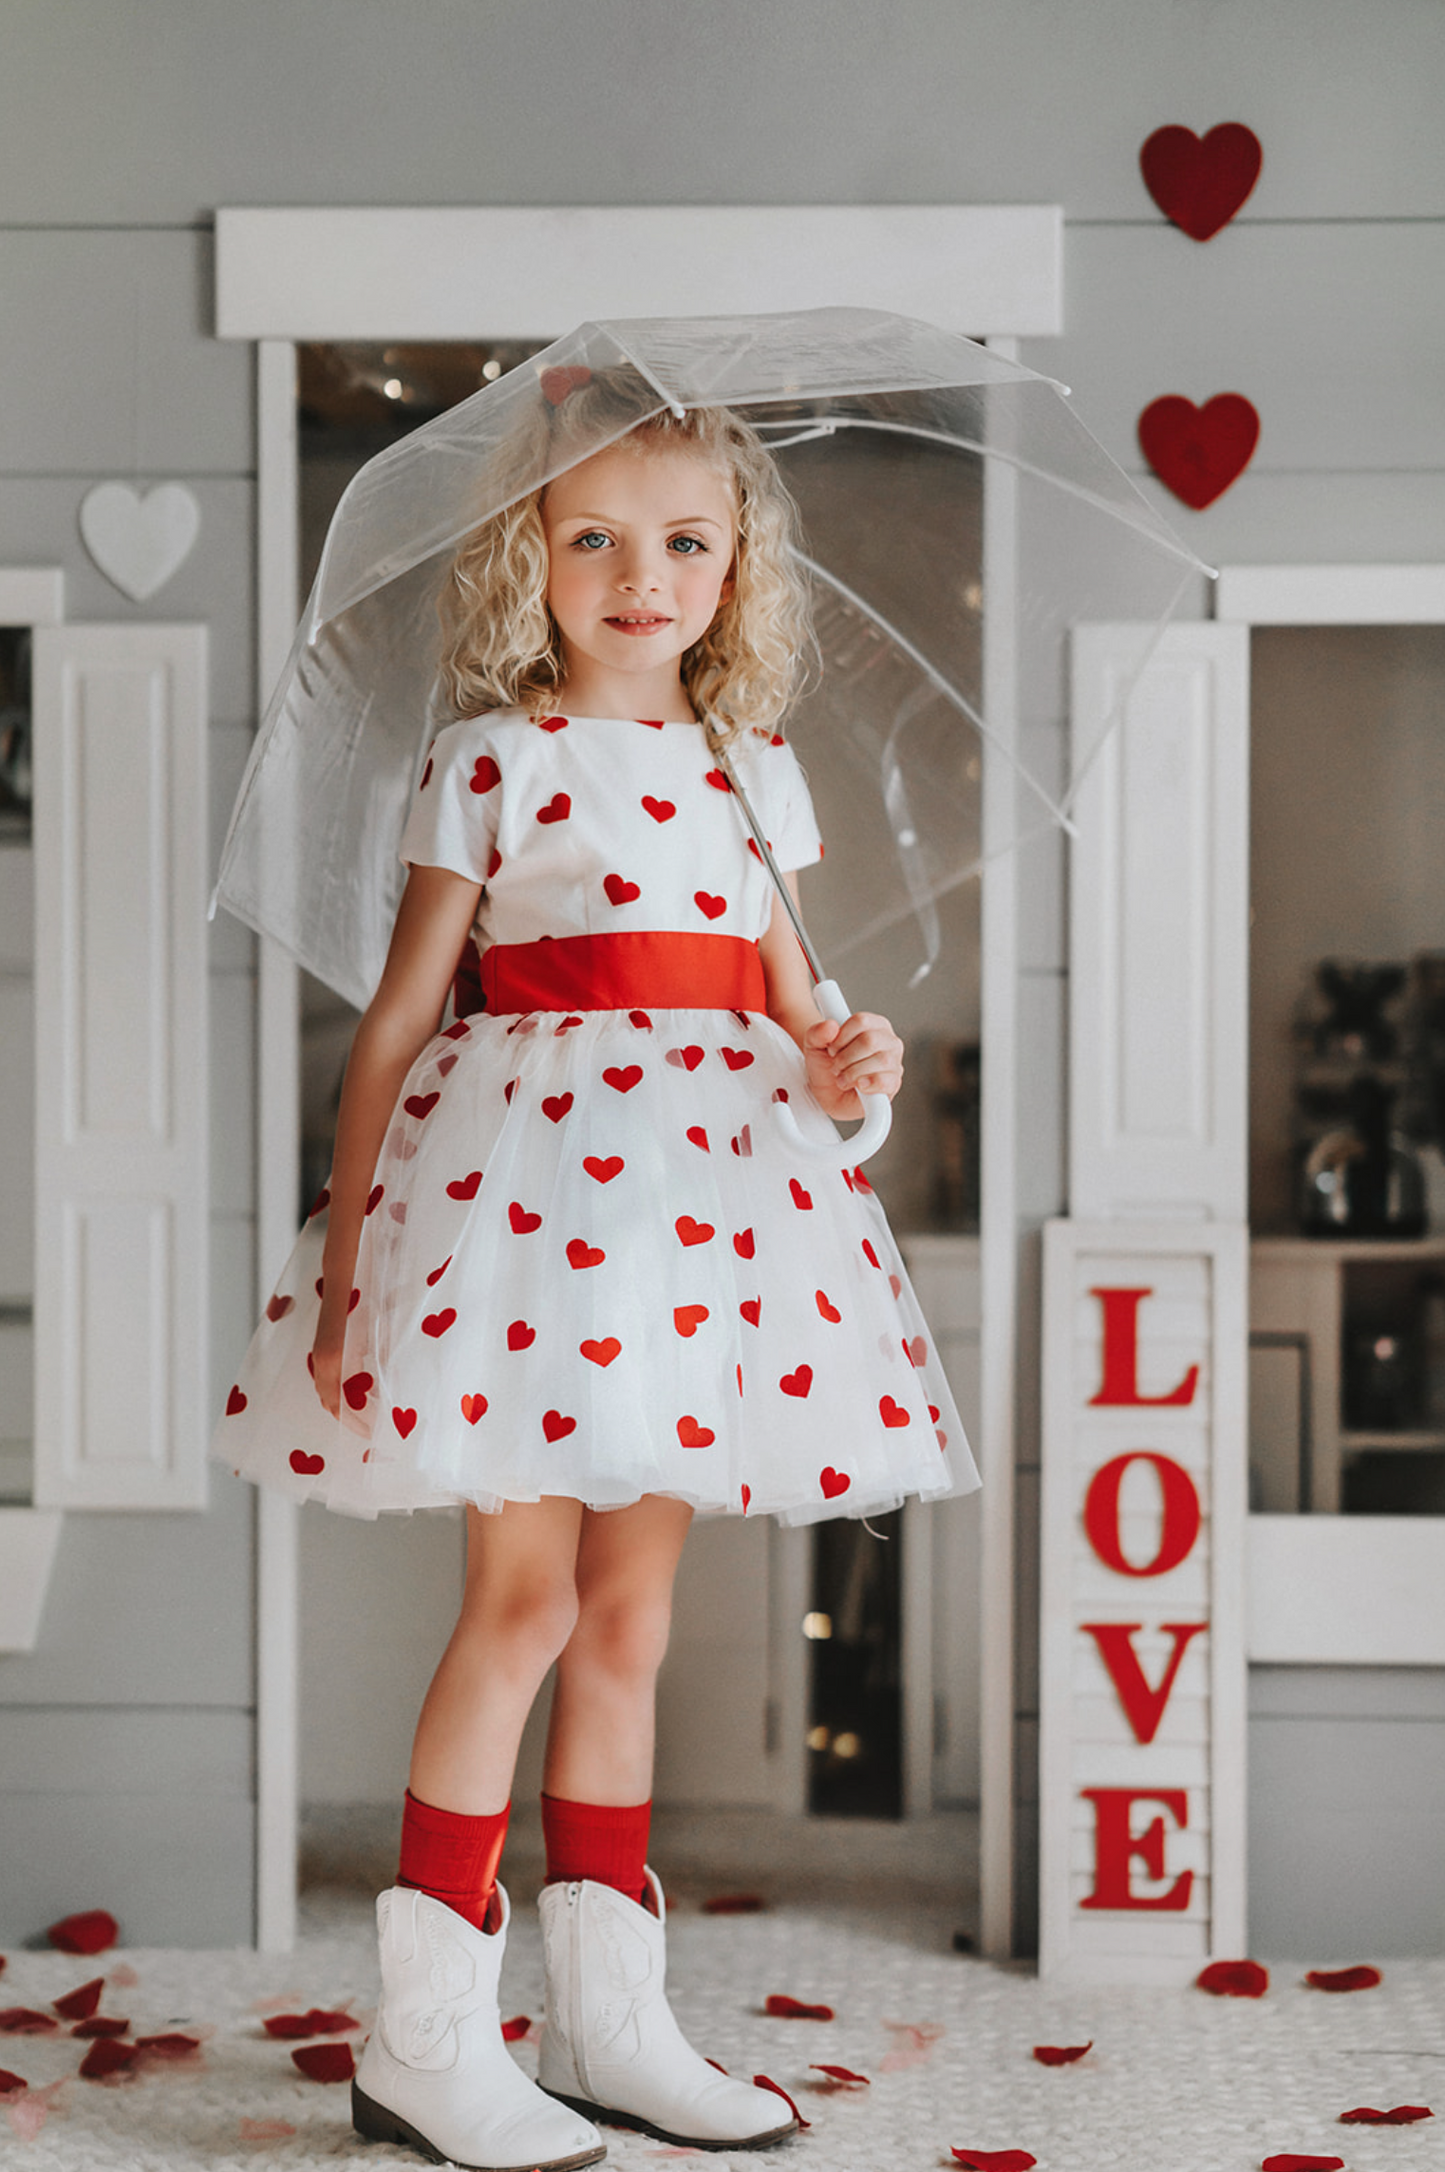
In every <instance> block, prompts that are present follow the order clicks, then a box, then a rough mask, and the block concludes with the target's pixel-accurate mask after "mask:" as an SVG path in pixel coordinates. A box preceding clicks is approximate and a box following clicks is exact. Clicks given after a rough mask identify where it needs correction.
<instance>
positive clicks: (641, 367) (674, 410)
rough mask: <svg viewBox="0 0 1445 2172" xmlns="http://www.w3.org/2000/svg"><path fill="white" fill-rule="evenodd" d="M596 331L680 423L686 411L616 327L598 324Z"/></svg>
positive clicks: (610, 324) (674, 394)
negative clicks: (610, 344) (650, 388)
mask: <svg viewBox="0 0 1445 2172" xmlns="http://www.w3.org/2000/svg"><path fill="white" fill-rule="evenodd" d="M598 330H599V331H602V332H605V333H606V334H607V337H608V338H609V339H610V340H611V341H612V343H613V345H614V346H615V347H616V348H617V349H618V351H619V353H621V354H625V355H626V357H627V359H628V361H629V362H630V363H631V364H632V367H633V368H634V369H635V370H636V371H637V374H638V375H639V377H641V378H643V379H645V381H646V382H647V383H648V384H649V385H651V387H652V389H653V391H654V392H655V393H656V394H657V397H658V398H659V399H660V400H661V402H662V404H663V406H664V407H665V408H667V409H668V411H669V412H670V413H671V414H672V415H673V416H675V417H676V419H677V421H679V422H681V421H682V419H683V417H684V416H685V415H686V413H687V409H686V408H685V407H684V406H683V404H682V402H681V401H680V400H679V399H678V397H677V394H676V393H675V392H669V391H668V389H667V387H666V385H664V384H662V383H661V382H660V381H659V380H658V379H657V378H656V377H654V375H653V373H652V371H651V370H650V369H649V368H648V366H647V364H646V363H645V362H644V361H643V359H642V357H641V355H639V354H636V353H634V351H633V349H632V348H631V347H629V346H628V344H627V341H626V340H625V339H623V338H622V337H621V336H620V334H619V333H618V330H617V327H616V325H615V324H613V323H611V322H608V323H605V324H600V325H599V326H598Z"/></svg>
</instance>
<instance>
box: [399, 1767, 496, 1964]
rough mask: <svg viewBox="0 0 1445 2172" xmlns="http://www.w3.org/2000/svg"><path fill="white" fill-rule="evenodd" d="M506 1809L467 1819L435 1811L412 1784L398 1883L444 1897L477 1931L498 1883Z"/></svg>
mask: <svg viewBox="0 0 1445 2172" xmlns="http://www.w3.org/2000/svg"><path fill="white" fill-rule="evenodd" d="M511 1814H512V1806H511V1804H510V1803H508V1805H507V1807H506V1809H505V1810H497V1811H494V1812H493V1813H492V1814H491V1815H489V1816H485V1817H475V1818H473V1817H465V1816H463V1815H462V1813H461V1812H460V1811H456V1810H436V1809H433V1807H432V1805H431V1804H430V1803H429V1802H418V1800H417V1798H416V1796H415V1795H413V1794H412V1792H411V1790H410V1788H408V1789H407V1794H406V1804H405V1807H404V1808H403V1810H402V1815H401V1864H400V1867H399V1868H398V1870H397V1874H396V1882H397V1884H398V1885H413V1886H417V1887H419V1888H420V1890H421V1891H422V1892H423V1893H430V1894H431V1895H432V1896H433V1898H434V1899H436V1900H439V1901H445V1902H446V1905H447V1906H448V1908H454V1909H455V1910H456V1912H457V1914H458V1915H459V1916H465V1917H466V1919H467V1921H468V1923H474V1924H475V1925H476V1927H477V1929H478V1930H479V1931H484V1930H485V1929H486V1928H487V1911H488V1908H489V1907H490V1905H491V1901H492V1895H493V1893H494V1892H495V1890H496V1884H497V1865H498V1863H499V1862H500V1861H501V1856H502V1842H503V1841H504V1840H505V1839H506V1837H507V1819H508V1818H509V1817H510V1816H511Z"/></svg>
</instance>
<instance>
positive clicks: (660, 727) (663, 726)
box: [637, 716, 667, 732]
mask: <svg viewBox="0 0 1445 2172" xmlns="http://www.w3.org/2000/svg"><path fill="white" fill-rule="evenodd" d="M637 721H638V723H639V724H640V725H641V726H642V728H643V730H644V731H648V732H665V731H666V730H667V718H666V717H665V716H640V717H639V718H638V719H637Z"/></svg>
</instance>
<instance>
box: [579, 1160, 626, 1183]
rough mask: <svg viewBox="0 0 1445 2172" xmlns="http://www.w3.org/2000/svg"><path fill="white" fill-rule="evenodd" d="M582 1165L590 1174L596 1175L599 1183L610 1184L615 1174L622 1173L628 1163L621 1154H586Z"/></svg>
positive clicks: (591, 1175)
mask: <svg viewBox="0 0 1445 2172" xmlns="http://www.w3.org/2000/svg"><path fill="white" fill-rule="evenodd" d="M582 1166H583V1168H584V1169H585V1170H586V1171H587V1174H588V1176H590V1177H595V1178H596V1180H597V1182H598V1183H599V1184H610V1183H611V1182H612V1179H613V1178H614V1177H615V1176H620V1175H621V1173H622V1171H623V1170H624V1169H625V1168H626V1167H627V1164H626V1162H625V1161H624V1160H623V1159H622V1156H621V1155H620V1154H607V1155H602V1154H584V1155H583V1157H582Z"/></svg>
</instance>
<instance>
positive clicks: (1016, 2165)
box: [950, 2149, 1039, 2172]
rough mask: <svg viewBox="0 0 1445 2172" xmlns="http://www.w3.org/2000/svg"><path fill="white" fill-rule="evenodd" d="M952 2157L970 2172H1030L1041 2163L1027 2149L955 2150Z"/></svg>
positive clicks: (951, 2153)
mask: <svg viewBox="0 0 1445 2172" xmlns="http://www.w3.org/2000/svg"><path fill="white" fill-rule="evenodd" d="M950 2155H951V2156H953V2157H954V2158H956V2160H957V2161H958V2163H959V2164H961V2165H967V2166H968V2167H969V2172H1030V2167H1031V2166H1032V2165H1036V2164H1037V2163H1038V2161H1039V2160H1038V2158H1037V2157H1031V2156H1030V2155H1029V2153H1028V2151H1027V2150H1026V2149H955V2150H952V2151H951V2152H950Z"/></svg>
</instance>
